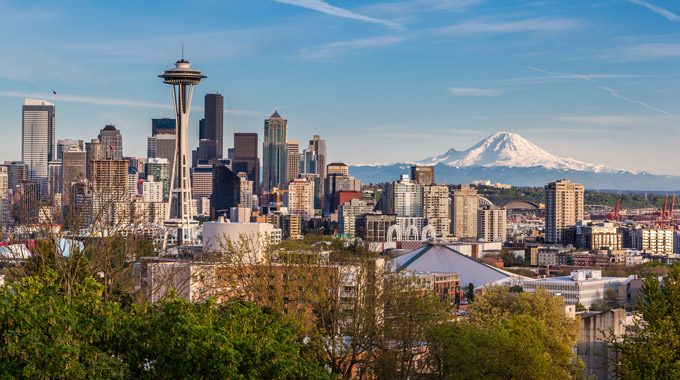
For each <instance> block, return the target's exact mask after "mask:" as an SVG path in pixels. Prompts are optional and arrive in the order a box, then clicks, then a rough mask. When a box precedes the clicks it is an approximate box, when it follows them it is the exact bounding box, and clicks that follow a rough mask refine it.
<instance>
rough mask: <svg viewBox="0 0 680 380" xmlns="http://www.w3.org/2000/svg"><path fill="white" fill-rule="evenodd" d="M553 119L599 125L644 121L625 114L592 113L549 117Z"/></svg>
mask: <svg viewBox="0 0 680 380" xmlns="http://www.w3.org/2000/svg"><path fill="white" fill-rule="evenodd" d="M550 119H551V120H555V121H564V122H569V123H579V124H581V123H582V124H600V125H610V124H614V125H623V124H639V123H642V122H644V119H641V118H636V117H627V116H616V115H593V116H554V117H551V118H550Z"/></svg>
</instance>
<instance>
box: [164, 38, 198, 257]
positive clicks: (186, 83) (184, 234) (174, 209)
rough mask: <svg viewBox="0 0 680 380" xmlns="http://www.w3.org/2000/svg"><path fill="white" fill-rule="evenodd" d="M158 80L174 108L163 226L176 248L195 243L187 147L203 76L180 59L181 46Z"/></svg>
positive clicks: (194, 223)
mask: <svg viewBox="0 0 680 380" xmlns="http://www.w3.org/2000/svg"><path fill="white" fill-rule="evenodd" d="M159 77H160V78H163V79H164V80H163V83H166V84H169V85H171V86H172V99H173V104H174V108H175V155H174V159H173V161H172V162H171V164H172V169H171V173H172V174H171V176H170V180H171V182H170V183H171V191H170V198H169V200H168V202H169V204H168V207H167V208H166V215H165V216H166V217H165V222H164V223H163V224H164V225H165V227H166V228H167V229H168V230H174V231H176V233H177V235H176V237H177V244H178V245H186V244H195V243H196V227H197V226H198V222H197V221H195V220H194V215H193V211H192V207H191V177H190V173H189V160H188V156H189V155H188V146H187V145H188V129H189V128H188V127H189V111H190V110H191V96H192V94H193V91H194V85H198V84H201V79H203V78H207V77H206V76H205V75H203V73H201V72H200V71H198V70H195V69H192V68H191V67H190V64H189V62H188V61H185V60H184V47H182V59H181V60H179V61H177V62H176V63H175V67H174V68H172V69H170V70H166V71H164V72H163V73H162V74H161V75H159ZM166 240H167V239H166Z"/></svg>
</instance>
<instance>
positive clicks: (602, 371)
mask: <svg viewBox="0 0 680 380" xmlns="http://www.w3.org/2000/svg"><path fill="white" fill-rule="evenodd" d="M577 315H579V316H580V317H581V331H580V332H579V338H578V344H577V354H578V356H580V357H581V360H583V362H584V363H585V364H586V369H585V370H584V374H586V375H591V374H592V375H595V377H596V378H597V379H598V380H609V379H615V378H616V366H615V365H614V363H615V359H616V353H615V352H612V351H609V350H608V349H607V345H606V342H605V339H606V336H607V335H608V334H609V331H610V329H611V331H612V332H613V333H614V334H616V335H617V336H620V335H622V334H623V333H624V332H625V321H626V311H625V310H624V309H614V310H611V311H604V312H584V313H579V314H577Z"/></svg>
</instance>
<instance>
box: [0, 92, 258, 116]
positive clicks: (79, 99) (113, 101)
mask: <svg viewBox="0 0 680 380" xmlns="http://www.w3.org/2000/svg"><path fill="white" fill-rule="evenodd" d="M0 96H9V97H13V98H31V99H44V100H46V101H47V100H49V101H52V95H51V94H44V93H35V92H34V93H30V92H19V91H0ZM54 102H55V103H58V102H69V103H84V104H95V105H101V106H113V107H140V108H157V109H172V105H170V104H162V103H151V102H144V101H139V100H130V99H119V98H100V97H89V96H77V95H60V94H57V95H55V96H54ZM191 109H192V110H193V111H203V107H201V106H192V107H191ZM224 113H226V114H228V115H233V116H262V115H263V113H261V112H257V111H248V110H238V109H225V110H224Z"/></svg>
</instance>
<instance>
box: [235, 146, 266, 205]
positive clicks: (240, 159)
mask: <svg viewBox="0 0 680 380" xmlns="http://www.w3.org/2000/svg"><path fill="white" fill-rule="evenodd" d="M258 149H259V146H258V144H257V133H234V160H233V162H232V168H233V171H234V172H236V173H237V174H238V173H240V172H244V173H246V174H247V175H248V180H249V181H252V182H253V194H258V193H259V189H260V186H259V184H260V158H259V155H258Z"/></svg>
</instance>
